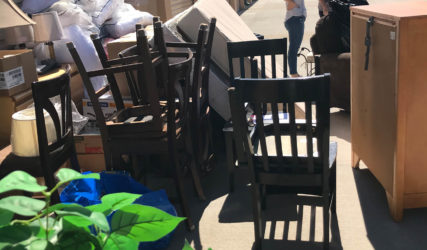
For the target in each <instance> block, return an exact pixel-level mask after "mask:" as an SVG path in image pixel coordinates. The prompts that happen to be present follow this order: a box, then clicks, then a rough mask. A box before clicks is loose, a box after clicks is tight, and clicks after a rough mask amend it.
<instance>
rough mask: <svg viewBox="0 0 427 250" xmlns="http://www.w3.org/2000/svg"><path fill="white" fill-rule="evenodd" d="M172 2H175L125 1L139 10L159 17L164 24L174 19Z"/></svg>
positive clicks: (161, 0) (151, 0)
mask: <svg viewBox="0 0 427 250" xmlns="http://www.w3.org/2000/svg"><path fill="white" fill-rule="evenodd" d="M172 1H174V0H125V2H126V3H129V4H131V5H132V6H133V7H135V9H137V10H140V11H146V12H148V13H150V14H152V15H153V16H159V17H160V20H162V21H163V22H165V21H167V20H169V19H170V18H172V6H171V5H172V3H171V2H172Z"/></svg>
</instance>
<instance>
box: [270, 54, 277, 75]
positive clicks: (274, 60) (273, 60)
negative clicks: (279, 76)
mask: <svg viewBox="0 0 427 250" xmlns="http://www.w3.org/2000/svg"><path fill="white" fill-rule="evenodd" d="M271 68H272V70H273V73H272V77H273V78H276V55H275V54H273V55H271Z"/></svg>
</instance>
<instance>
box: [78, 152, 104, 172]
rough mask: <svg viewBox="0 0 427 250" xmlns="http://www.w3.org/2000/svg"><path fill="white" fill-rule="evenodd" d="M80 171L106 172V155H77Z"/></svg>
mask: <svg viewBox="0 0 427 250" xmlns="http://www.w3.org/2000/svg"><path fill="white" fill-rule="evenodd" d="M77 160H78V161H79V166H80V170H81V171H82V172H86V171H92V172H94V173H99V172H102V171H104V170H105V159H104V154H77Z"/></svg>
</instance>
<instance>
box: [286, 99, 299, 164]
mask: <svg viewBox="0 0 427 250" xmlns="http://www.w3.org/2000/svg"><path fill="white" fill-rule="evenodd" d="M288 109H289V124H290V127H291V131H290V137H291V151H292V158H293V162H294V164H295V166H296V165H297V164H298V146H297V128H296V124H295V103H294V102H290V103H288Z"/></svg>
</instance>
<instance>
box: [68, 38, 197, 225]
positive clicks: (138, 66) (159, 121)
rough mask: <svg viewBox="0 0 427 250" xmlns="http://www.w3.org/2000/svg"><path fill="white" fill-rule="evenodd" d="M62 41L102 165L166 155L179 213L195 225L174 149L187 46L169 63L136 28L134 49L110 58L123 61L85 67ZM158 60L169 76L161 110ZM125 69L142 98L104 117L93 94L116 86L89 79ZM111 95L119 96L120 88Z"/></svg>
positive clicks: (180, 147)
mask: <svg viewBox="0 0 427 250" xmlns="http://www.w3.org/2000/svg"><path fill="white" fill-rule="evenodd" d="M67 46H68V49H69V50H70V53H71V55H72V56H73V59H74V61H75V63H76V65H77V68H78V69H79V72H80V74H81V76H82V79H83V83H84V84H85V87H86V88H87V91H88V93H89V97H90V99H91V102H92V103H93V107H94V111H95V115H96V119H97V124H98V126H99V127H100V130H101V136H102V139H103V145H104V152H105V160H106V166H107V170H110V169H112V167H113V166H117V164H120V157H121V155H122V154H135V155H153V154H161V155H164V154H166V155H168V156H169V159H170V164H171V170H172V171H173V177H174V179H175V183H176V186H177V191H178V195H179V198H180V201H181V202H180V203H181V207H182V211H183V213H184V216H185V217H187V225H188V227H189V228H190V229H194V224H193V222H192V218H191V215H190V210H189V207H188V202H187V197H186V193H185V189H184V183H183V176H182V173H181V170H180V167H179V159H178V153H179V152H180V151H184V150H185V142H184V140H183V137H184V136H183V126H184V125H185V124H186V116H185V115H183V114H186V111H185V110H183V109H185V108H187V107H188V105H186V104H185V100H186V99H185V98H183V97H182V96H180V95H179V94H177V91H175V89H176V88H179V87H180V86H181V82H182V81H184V82H185V84H184V85H185V86H189V85H190V80H189V79H190V77H189V76H190V72H191V66H192V63H191V60H192V53H191V51H189V52H188V53H187V54H186V56H185V57H184V55H182V56H183V60H182V61H180V62H179V63H176V64H171V65H169V64H168V60H167V58H165V57H164V56H162V55H161V54H160V53H157V54H156V55H154V54H153V53H151V52H150V49H149V46H148V41H147V37H146V35H145V31H144V30H139V31H138V32H137V47H138V49H139V54H137V55H134V56H131V57H126V58H121V59H120V58H119V59H115V60H116V62H120V63H121V64H125V65H118V66H112V67H108V68H104V69H101V70H95V71H90V72H88V71H86V69H85V67H84V66H83V64H82V61H81V59H80V56H79V55H78V53H77V51H76V49H75V48H74V46H73V44H72V43H69V44H67ZM110 61H111V60H110ZM162 64H163V65H165V64H166V67H167V69H166V71H165V72H163V73H165V74H166V79H167V80H168V81H167V82H166V84H167V86H168V89H167V90H168V95H167V100H166V101H167V105H166V106H167V108H166V109H163V108H162V107H161V104H160V101H159V96H158V91H157V86H156V83H157V82H158V77H157V75H156V67H159V66H160V65H162ZM125 72H131V73H132V74H133V73H134V72H136V79H137V82H138V84H142V85H143V87H144V90H145V92H146V96H147V99H146V103H145V104H143V105H137V106H133V107H131V108H123V109H120V108H119V106H118V107H117V113H116V114H115V115H114V116H113V117H111V118H109V119H108V120H107V119H105V118H104V115H103V113H102V110H101V107H100V106H99V102H98V99H99V97H100V96H102V95H103V94H104V93H106V92H107V91H108V90H111V91H112V92H114V91H115V90H114V89H115V88H111V87H110V86H111V85H112V84H113V85H114V81H113V82H109V84H108V85H106V86H105V87H103V88H102V89H100V90H98V91H96V92H95V90H94V89H93V87H92V83H91V81H90V78H91V77H95V76H99V75H106V76H108V75H113V76H114V74H116V73H125ZM116 90H117V89H116ZM113 95H114V94H113ZM116 95H117V96H119V95H120V93H117V94H116ZM176 99H180V100H181V102H180V103H181V104H179V105H176V103H175V100H176ZM187 104H188V101H187ZM193 177H194V176H193ZM194 180H195V185H196V190H197V191H198V194H199V196H201V197H203V192H202V189H201V186H200V182H199V181H198V179H197V178H194ZM197 185H199V186H197Z"/></svg>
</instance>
